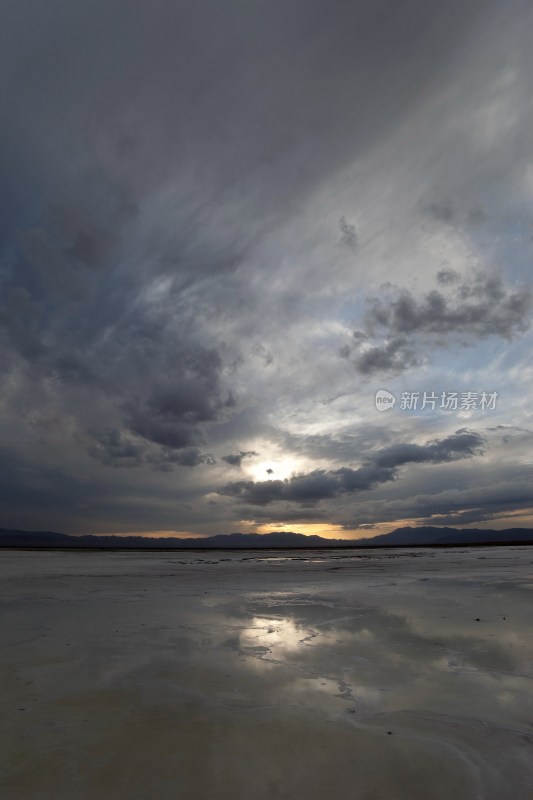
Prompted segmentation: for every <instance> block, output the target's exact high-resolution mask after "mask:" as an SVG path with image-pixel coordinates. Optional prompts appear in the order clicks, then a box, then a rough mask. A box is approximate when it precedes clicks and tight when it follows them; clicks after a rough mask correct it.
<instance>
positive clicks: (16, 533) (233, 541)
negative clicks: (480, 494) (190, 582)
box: [0, 526, 533, 550]
mask: <svg viewBox="0 0 533 800" xmlns="http://www.w3.org/2000/svg"><path fill="white" fill-rule="evenodd" d="M474 544H533V529H531V528H508V529H507V530H503V531H495V530H489V529H481V528H473V529H466V528H436V527H433V526H426V527H419V528H411V527H405V528H397V529H396V530H394V531H391V533H384V534H381V535H380V536H374V537H371V538H368V539H357V540H353V541H348V540H346V539H324V538H322V537H321V536H305V535H304V534H302V533H291V532H280V533H264V534H259V533H229V534H219V535H217V536H208V537H206V538H202V539H179V538H178V537H164V538H163V537H162V538H157V539H156V538H147V537H144V536H98V535H85V536H71V535H68V534H66V533H56V532H55V531H20V530H10V529H6V528H0V547H47V548H50V547H52V548H91V549H101V548H105V549H113V548H114V549H143V550H154V549H161V548H163V549H174V548H176V549H179V548H181V549H197V548H215V549H219V548H245V549H248V548H279V547H285V548H297V547H412V546H415V547H416V546H418V547H427V546H444V545H474Z"/></svg>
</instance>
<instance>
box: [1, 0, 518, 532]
mask: <svg viewBox="0 0 533 800" xmlns="http://www.w3.org/2000/svg"><path fill="white" fill-rule="evenodd" d="M532 25H533V5H532V4H531V3H529V2H528V1H527V0H447V2H446V3H442V2H437V0H403V2H402V3H398V2H396V0H268V2H266V0H224V1H223V2H222V1H221V0H172V1H171V0H152V1H151V2H149V3H148V2H141V0H92V2H90V3H80V2H77V1H76V0H48V2H47V3H41V2H37V0H4V2H3V4H2V10H1V25H0V76H1V77H0V81H1V83H2V86H1V96H2V98H3V113H2V120H3V121H2V135H1V140H0V159H1V162H2V167H1V169H2V176H3V177H2V181H1V184H0V209H1V213H0V375H1V378H0V380H1V384H2V385H1V392H0V455H1V474H0V526H1V527H5V528H8V527H11V528H23V529H33V530H58V531H63V532H67V533H73V534H84V533H146V534H152V535H157V533H158V532H160V531H165V532H166V533H167V535H168V532H175V533H176V534H178V535H182V536H205V535H212V534H217V533H230V532H237V531H241V532H260V533H266V532H270V531H278V530H284V531H297V532H301V533H315V534H320V535H323V536H327V537H329V538H346V539H350V538H360V537H362V536H369V535H373V534H374V533H383V532H386V531H389V530H393V529H394V528H396V527H398V526H401V525H427V524H431V525H457V526H467V527H472V526H474V527H475V526H481V527H491V528H500V529H501V528H505V527H519V526H522V527H529V526H531V525H533V489H532V487H533V481H532V478H533V465H532V458H531V452H532V444H533V409H532V405H531V404H532V403H533V400H532V399H531V398H532V397H533V362H532V359H531V351H532V345H533V333H532V329H531V314H532V308H533V293H532V279H533V270H532V255H533V133H532V132H533V101H532V93H531V85H532V81H533V49H532V48H531V46H530V39H531V30H532ZM377 392H385V393H389V394H388V395H387V394H386V395H385V397H389V396H390V395H392V396H393V398H394V403H392V401H391V402H389V404H385V405H383V404H382V405H380V404H379V403H376V393H377Z"/></svg>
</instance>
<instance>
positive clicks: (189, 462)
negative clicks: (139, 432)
mask: <svg viewBox="0 0 533 800" xmlns="http://www.w3.org/2000/svg"><path fill="white" fill-rule="evenodd" d="M90 437H91V444H90V445H89V447H88V448H87V452H88V454H89V455H90V456H91V457H92V458H95V459H97V460H98V461H100V462H101V463H102V464H106V465H107V466H111V467H140V466H142V465H149V466H151V467H152V468H153V469H155V470H160V471H164V472H170V471H171V470H172V468H173V467H174V466H182V467H196V466H198V465H199V464H216V459H215V458H214V457H213V456H212V455H211V454H210V453H202V452H201V451H200V450H199V449H198V448H196V447H183V448H181V449H178V450H175V449H172V448H170V447H162V448H154V447H150V446H149V445H148V444H147V443H146V442H145V441H142V440H141V439H132V438H131V437H129V436H128V435H127V434H124V433H122V432H121V431H120V430H118V429H116V428H108V429H106V430H103V431H93V432H91V433H90Z"/></svg>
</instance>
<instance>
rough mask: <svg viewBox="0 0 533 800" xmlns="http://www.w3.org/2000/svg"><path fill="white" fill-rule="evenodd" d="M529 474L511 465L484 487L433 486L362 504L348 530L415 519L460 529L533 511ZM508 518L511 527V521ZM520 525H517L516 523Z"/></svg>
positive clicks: (488, 479)
mask: <svg viewBox="0 0 533 800" xmlns="http://www.w3.org/2000/svg"><path fill="white" fill-rule="evenodd" d="M532 477H533V475H532V471H531V469H530V468H529V467H527V466H524V465H520V466H514V465H510V466H507V467H506V468H504V469H503V470H502V471H501V473H500V474H499V475H498V476H497V478H496V481H494V476H490V474H486V475H484V476H483V485H481V486H466V487H461V488H457V489H445V490H443V488H442V486H441V485H439V486H436V487H435V491H434V492H432V493H428V494H417V493H416V492H413V493H411V494H410V496H409V497H406V498H384V499H383V500H380V501H379V503H376V502H372V503H369V504H363V505H362V506H361V507H360V508H359V509H358V510H357V513H356V514H355V515H354V518H353V519H352V520H351V521H350V523H348V524H346V526H345V527H346V528H347V529H354V528H359V527H361V526H362V525H363V524H368V523H375V522H383V521H394V520H397V519H416V520H417V521H419V522H421V523H431V524H434V525H448V524H449V525H460V524H468V523H478V522H484V521H487V520H491V519H494V518H501V517H505V516H506V515H507V514H509V515H511V516H512V513H513V512H514V513H516V512H518V511H523V512H531V510H533V490H532V488H531V487H532V481H531V479H532ZM511 516H510V517H509V523H510V525H513V521H512V519H511ZM518 524H520V523H518Z"/></svg>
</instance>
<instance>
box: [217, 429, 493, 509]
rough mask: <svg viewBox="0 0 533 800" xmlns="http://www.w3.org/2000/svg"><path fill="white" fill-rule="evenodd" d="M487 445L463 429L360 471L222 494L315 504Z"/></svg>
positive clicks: (254, 501)
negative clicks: (410, 466) (401, 469)
mask: <svg viewBox="0 0 533 800" xmlns="http://www.w3.org/2000/svg"><path fill="white" fill-rule="evenodd" d="M483 443H484V438H483V437H482V436H481V434H479V433H478V432H477V431H469V430H466V429H465V428H461V429H459V430H458V431H456V432H455V433H454V434H452V435H450V436H447V437H446V438H445V439H441V440H435V441H431V442H428V443H427V444H425V445H416V444H397V445H391V446H390V447H385V448H383V449H381V450H378V451H376V452H375V453H373V454H372V455H370V456H369V457H368V458H367V459H366V463H364V464H363V465H362V466H361V467H359V468H358V469H351V468H350V467H341V468H340V469H334V470H323V469H317V470H313V471H312V472H309V473H307V474H305V475H293V476H292V477H291V478H287V479H285V480H269V481H236V482H233V483H228V484H226V485H225V486H224V487H222V489H220V490H219V493H220V494H223V495H227V496H229V497H236V498H238V499H239V500H241V501H242V502H245V503H249V504H251V505H260V506H261V505H268V504H269V503H272V502H275V501H287V502H291V503H302V504H307V503H309V504H313V503H316V502H318V501H320V500H327V499H332V498H335V497H338V496H339V495H343V494H353V493H356V492H362V491H365V490H368V489H372V488H373V487H375V486H378V485H380V484H383V483H387V482H388V481H392V480H395V479H396V478H397V477H398V468H399V467H401V466H403V465H404V464H422V463H428V464H442V463H446V462H449V461H458V460H460V459H463V458H469V457H472V456H475V455H478V454H480V453H481V452H482V447H483Z"/></svg>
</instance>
